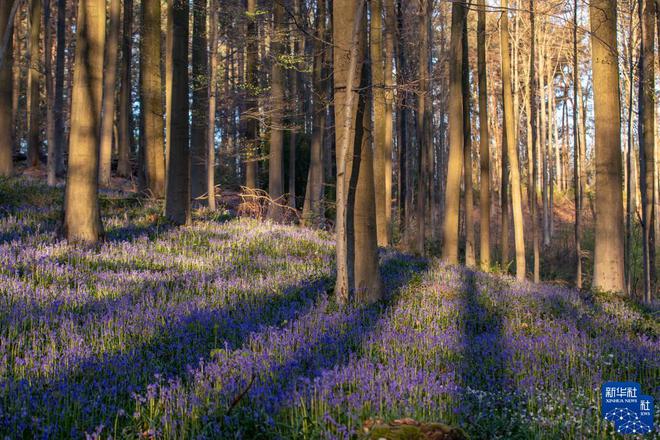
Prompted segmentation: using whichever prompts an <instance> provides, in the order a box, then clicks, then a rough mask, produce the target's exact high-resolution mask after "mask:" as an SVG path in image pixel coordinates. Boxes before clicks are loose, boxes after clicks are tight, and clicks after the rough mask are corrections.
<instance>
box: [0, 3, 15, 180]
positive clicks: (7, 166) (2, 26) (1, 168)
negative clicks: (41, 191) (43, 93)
mask: <svg viewBox="0 0 660 440" xmlns="http://www.w3.org/2000/svg"><path fill="white" fill-rule="evenodd" d="M12 3H13V2H12V1H10V0H0V38H3V37H4V35H5V33H6V32H7V31H8V30H9V29H8V27H10V28H11V24H12V22H11V21H10V17H11V9H12ZM9 32H10V34H9V41H8V44H7V48H6V52H5V54H4V56H3V60H2V61H0V63H2V64H1V65H0V176H1V177H9V176H11V175H12V173H13V172H14V164H13V154H14V151H13V150H14V143H13V136H12V125H13V124H12V122H13V121H14V119H13V117H12V113H13V108H12V88H13V80H12V79H13V78H12V75H13V72H12V67H13V64H14V63H13V58H14V56H13V41H12V30H9Z"/></svg>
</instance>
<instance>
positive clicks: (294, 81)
mask: <svg viewBox="0 0 660 440" xmlns="http://www.w3.org/2000/svg"><path fill="white" fill-rule="evenodd" d="M293 15H294V20H296V21H297V20H299V17H300V0H294V2H293ZM288 31H289V39H290V40H292V42H291V51H292V53H293V59H294V60H296V68H294V69H290V70H289V81H290V84H291V92H290V96H291V98H290V99H291V111H292V112H293V116H292V117H291V118H290V125H291V127H290V129H289V196H288V200H287V201H288V205H289V207H291V208H293V209H296V149H297V148H298V136H297V135H298V125H299V123H300V122H302V126H303V127H304V126H305V114H306V112H305V110H304V107H305V106H304V105H303V106H300V105H299V96H298V94H299V93H298V88H299V85H298V83H299V82H300V81H299V78H298V77H299V76H300V73H299V72H298V68H297V58H298V56H299V51H300V48H299V44H298V38H297V37H296V36H295V27H294V25H293V24H290V26H289V29H288ZM303 52H304V44H303ZM302 88H303V89H304V88H305V83H304V81H303V82H302ZM301 107H302V108H301ZM301 110H302V112H303V118H302V121H301V118H300V116H299V115H300V112H301ZM303 131H304V130H303Z"/></svg>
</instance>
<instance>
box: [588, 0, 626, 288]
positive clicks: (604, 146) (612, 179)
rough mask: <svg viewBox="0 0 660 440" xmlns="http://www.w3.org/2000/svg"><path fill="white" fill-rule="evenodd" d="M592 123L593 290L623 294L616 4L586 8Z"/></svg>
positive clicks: (608, 0)
mask: <svg viewBox="0 0 660 440" xmlns="http://www.w3.org/2000/svg"><path fill="white" fill-rule="evenodd" d="M589 10H590V22H591V23H590V24H591V46H592V51H591V55H592V59H593V83H594V116H595V122H596V135H595V145H596V146H595V150H596V159H595V160H596V225H595V242H596V246H595V251H594V277H593V287H594V288H596V289H600V290H604V291H617V292H623V290H624V282H623V200H622V177H621V174H622V170H621V152H620V148H621V132H620V121H621V109H620V102H619V100H620V91H619V63H618V56H617V50H616V47H617V42H616V29H617V27H616V22H617V18H616V16H617V14H616V1H614V0H591V2H590V4H589Z"/></svg>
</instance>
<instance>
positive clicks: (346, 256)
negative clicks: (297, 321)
mask: <svg viewBox="0 0 660 440" xmlns="http://www.w3.org/2000/svg"><path fill="white" fill-rule="evenodd" d="M365 7H366V4H365V1H364V0H337V1H336V2H335V3H334V5H333V40H334V44H335V49H334V94H335V112H336V116H335V119H336V120H337V121H341V125H339V126H337V129H336V130H335V136H336V142H337V225H336V234H337V283H336V285H335V293H336V295H337V297H338V300H339V301H341V302H347V301H349V300H350V301H355V302H358V303H371V302H374V301H377V300H378V299H380V298H381V297H382V289H381V281H380V274H379V272H378V249H377V245H378V243H377V238H376V224H375V193H374V186H373V185H374V176H373V158H372V154H371V145H370V139H369V136H368V133H369V130H370V125H371V124H370V119H371V117H370V114H371V112H370V109H369V96H368V95H367V94H366V93H365V90H366V89H367V87H368V85H369V84H368V83H369V70H368V64H366V63H365V55H366V39H367V38H366V37H367V32H366V14H365V12H366V11H365ZM356 77H358V78H360V82H359V87H358V90H359V91H360V92H356V91H355V90H354V85H355V78H356ZM356 98H357V102H355V100H356Z"/></svg>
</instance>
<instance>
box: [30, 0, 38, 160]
mask: <svg viewBox="0 0 660 440" xmlns="http://www.w3.org/2000/svg"><path fill="white" fill-rule="evenodd" d="M41 13H42V0H30V10H29V14H30V21H29V26H30V27H29V39H28V49H27V53H28V56H27V60H28V79H27V121H28V139H27V141H28V166H30V167H38V166H39V164H40V162H41V160H40V158H39V156H40V146H41V112H40V101H41V99H40V97H41V68H40V64H41V62H40V53H39V35H40V32H41Z"/></svg>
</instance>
